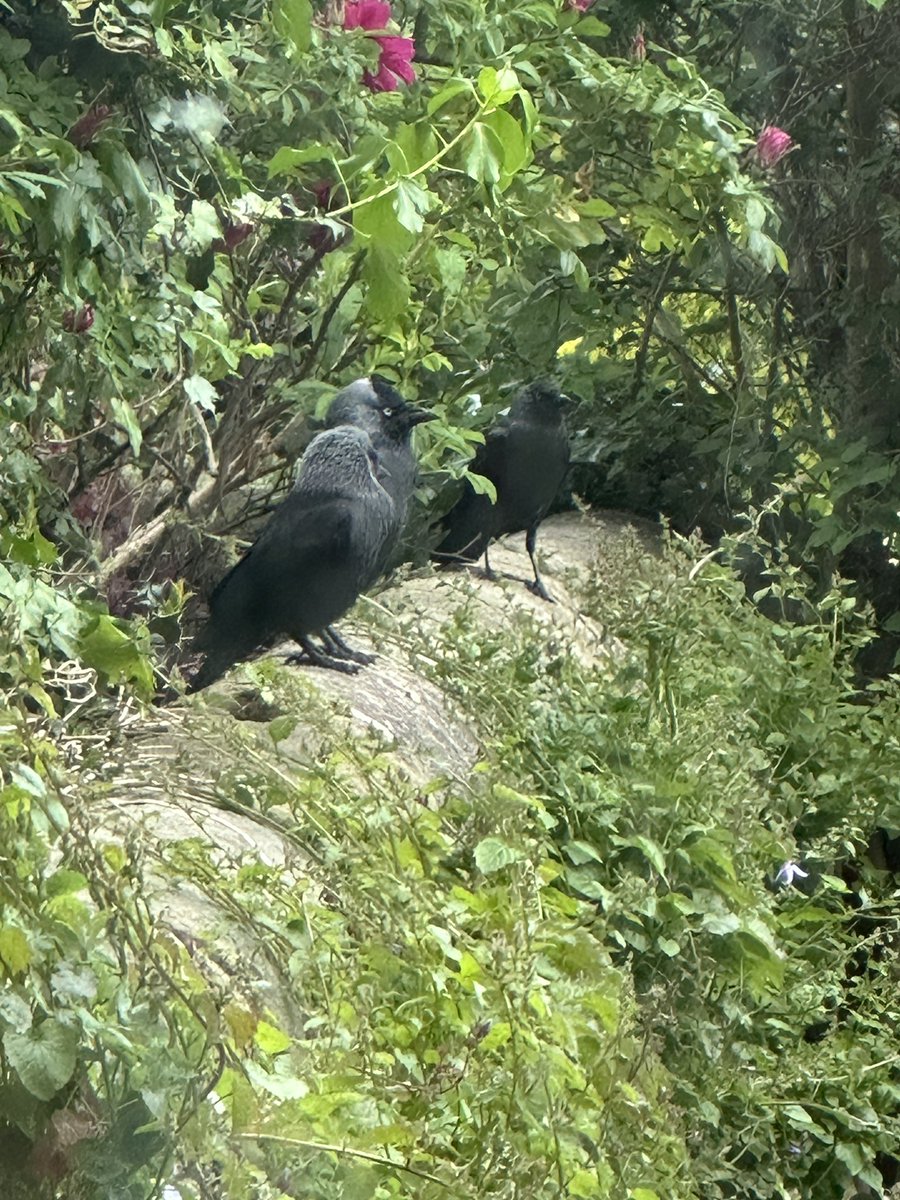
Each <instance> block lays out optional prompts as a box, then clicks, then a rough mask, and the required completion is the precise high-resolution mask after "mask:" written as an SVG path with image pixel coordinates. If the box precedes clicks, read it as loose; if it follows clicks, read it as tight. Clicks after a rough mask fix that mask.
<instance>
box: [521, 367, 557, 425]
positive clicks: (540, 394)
mask: <svg viewBox="0 0 900 1200" xmlns="http://www.w3.org/2000/svg"><path fill="white" fill-rule="evenodd" d="M568 404H569V399H568V397H567V396H564V395H563V393H562V392H561V391H560V389H559V384H558V383H557V382H556V380H555V379H546V378H545V379H535V380H534V381H533V382H532V383H529V384H527V385H526V386H525V387H524V388H522V390H521V392H519V394H518V396H517V397H516V399H515V401H514V403H513V406H512V411H513V412H518V413H519V414H522V415H524V414H525V413H528V414H529V415H530V416H531V417H532V419H535V420H541V421H554V422H555V421H558V420H559V419H560V417H562V415H563V414H564V412H565V410H566V407H567V406H568Z"/></svg>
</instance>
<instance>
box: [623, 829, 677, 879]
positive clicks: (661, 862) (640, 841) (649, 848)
mask: <svg viewBox="0 0 900 1200" xmlns="http://www.w3.org/2000/svg"><path fill="white" fill-rule="evenodd" d="M612 840H613V842H614V843H615V845H617V846H631V847H633V848H634V849H635V850H640V852H641V854H643V856H644V858H646V859H647V861H648V862H649V863H650V864H651V866H652V867H654V869H655V870H656V871H657V872H658V873H659V874H660V875H662V876H663V877H665V874H666V860H665V858H664V856H663V852H662V850H660V848H659V846H658V845H657V844H656V842H654V841H653V839H652V838H648V837H644V836H643V834H640V833H637V834H635V835H634V836H633V837H627V838H621V837H614V838H613V839H612Z"/></svg>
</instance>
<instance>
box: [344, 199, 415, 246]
mask: <svg viewBox="0 0 900 1200" xmlns="http://www.w3.org/2000/svg"><path fill="white" fill-rule="evenodd" d="M408 198H409V194H407V199H408ZM363 200H365V197H363ZM353 228H354V229H355V230H356V233H357V234H358V235H359V237H361V238H364V239H365V240H366V241H367V242H369V243H371V245H370V247H369V248H370V250H371V249H378V250H390V251H392V252H393V253H394V254H397V255H399V254H403V253H404V252H405V251H406V250H408V249H409V247H410V245H411V244H412V240H413V235H412V233H411V232H410V231H409V229H407V228H406V227H405V226H404V225H402V224H401V222H400V220H399V218H398V216H397V211H396V209H395V207H394V193H393V191H389V192H388V193H387V195H385V196H377V198H376V199H374V200H370V201H366V202H364V203H359V204H358V205H357V207H356V208H355V209H354V210H353Z"/></svg>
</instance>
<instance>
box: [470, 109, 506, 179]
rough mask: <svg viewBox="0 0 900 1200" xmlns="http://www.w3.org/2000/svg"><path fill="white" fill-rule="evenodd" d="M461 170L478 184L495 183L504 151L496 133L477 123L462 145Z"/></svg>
mask: <svg viewBox="0 0 900 1200" xmlns="http://www.w3.org/2000/svg"><path fill="white" fill-rule="evenodd" d="M462 153H463V170H464V171H465V172H466V174H467V175H469V176H470V177H471V178H472V179H475V180H477V181H478V182H479V183H497V182H498V180H499V179H500V172H501V166H502V163H503V159H504V155H505V151H504V148H503V143H502V142H501V141H500V139H499V138H498V137H497V135H496V133H495V132H494V131H493V129H491V127H490V126H489V125H485V123H484V121H477V122H476V123H475V125H473V126H472V129H471V130H470V131H469V134H468V136H467V137H466V138H465V139H464V141H463V143H462Z"/></svg>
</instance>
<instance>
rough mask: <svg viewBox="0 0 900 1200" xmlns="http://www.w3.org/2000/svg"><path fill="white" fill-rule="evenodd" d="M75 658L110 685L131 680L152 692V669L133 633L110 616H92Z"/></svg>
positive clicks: (82, 635)
mask: <svg viewBox="0 0 900 1200" xmlns="http://www.w3.org/2000/svg"><path fill="white" fill-rule="evenodd" d="M78 656H79V657H80V658H81V659H82V661H83V662H85V663H86V664H87V665H88V666H89V667H93V668H94V670H95V671H99V672H100V674H101V675H105V676H106V678H107V679H108V680H109V681H110V682H111V683H123V682H125V681H128V680H130V681H132V682H134V683H136V684H138V685H139V686H141V687H143V688H144V690H145V691H148V692H152V690H153V669H152V667H151V666H150V663H149V661H148V660H147V657H146V655H145V654H143V653H142V652H141V650H140V649H139V647H138V645H137V641H136V635H135V632H134V631H133V630H131V629H128V628H122V627H121V625H120V624H118V623H117V622H116V621H115V620H114V619H113V618H112V617H110V616H106V615H105V614H101V615H100V616H97V617H94V618H93V620H91V621H90V622H89V623H88V624H87V626H86V627H85V629H84V630H83V632H82V634H81V637H80V639H79V642H78Z"/></svg>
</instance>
